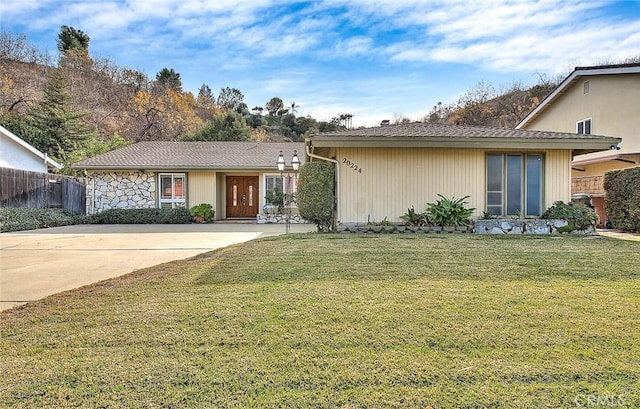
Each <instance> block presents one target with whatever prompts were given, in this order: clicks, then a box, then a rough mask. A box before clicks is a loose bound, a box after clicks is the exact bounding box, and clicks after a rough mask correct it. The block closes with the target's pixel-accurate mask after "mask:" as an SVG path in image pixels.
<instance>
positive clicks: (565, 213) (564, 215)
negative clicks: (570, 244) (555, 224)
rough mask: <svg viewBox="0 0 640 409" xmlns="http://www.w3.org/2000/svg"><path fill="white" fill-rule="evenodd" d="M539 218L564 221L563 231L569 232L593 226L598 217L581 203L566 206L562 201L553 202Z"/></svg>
mask: <svg viewBox="0 0 640 409" xmlns="http://www.w3.org/2000/svg"><path fill="white" fill-rule="evenodd" d="M540 218H541V219H559V220H564V221H566V222H567V223H568V226H567V228H566V229H565V230H567V229H571V230H569V231H572V230H586V229H588V228H589V227H593V226H595V224H596V223H597V222H598V215H597V214H596V212H594V211H593V209H591V208H590V207H588V206H585V205H584V204H582V203H569V204H567V203H564V202H563V201H562V200H560V201H557V202H553V205H552V206H551V207H550V208H548V209H547V210H546V211H545V212H544V213H543V214H542V216H540ZM559 231H560V230H559ZM560 232H561V233H562V232H563V231H560Z"/></svg>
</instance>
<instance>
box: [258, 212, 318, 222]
mask: <svg viewBox="0 0 640 409" xmlns="http://www.w3.org/2000/svg"><path fill="white" fill-rule="evenodd" d="M256 222H257V223H258V224H284V223H286V222H287V215H285V214H270V213H259V214H258V215H257V216H256ZM289 223H291V224H304V223H309V222H308V221H306V220H305V219H303V218H302V217H300V215H299V214H292V215H291V218H290V219H289Z"/></svg>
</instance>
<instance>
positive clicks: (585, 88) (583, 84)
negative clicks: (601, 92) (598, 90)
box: [582, 80, 591, 95]
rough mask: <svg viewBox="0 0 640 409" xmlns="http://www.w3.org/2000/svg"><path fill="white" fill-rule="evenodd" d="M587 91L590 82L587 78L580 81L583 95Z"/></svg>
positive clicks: (589, 88) (589, 90) (589, 89)
mask: <svg viewBox="0 0 640 409" xmlns="http://www.w3.org/2000/svg"><path fill="white" fill-rule="evenodd" d="M589 92H591V83H590V82H589V80H586V81H585V82H583V83H582V93H583V94H584V95H587V94H588V93H589Z"/></svg>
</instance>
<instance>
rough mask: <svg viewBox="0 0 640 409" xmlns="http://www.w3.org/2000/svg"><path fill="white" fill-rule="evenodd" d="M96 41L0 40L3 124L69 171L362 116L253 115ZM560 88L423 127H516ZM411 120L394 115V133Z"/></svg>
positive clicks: (478, 99)
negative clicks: (85, 163)
mask: <svg viewBox="0 0 640 409" xmlns="http://www.w3.org/2000/svg"><path fill="white" fill-rule="evenodd" d="M89 46H90V38H89V36H88V35H86V34H85V33H84V32H82V31H80V30H77V29H75V28H73V27H68V26H62V27H61V28H60V32H59V33H58V37H57V48H58V54H57V55H56V57H55V58H54V57H52V56H51V55H49V54H47V53H44V52H42V51H40V50H38V49H37V47H35V46H33V45H31V44H30V43H29V42H28V41H27V38H26V36H24V35H16V34H12V33H4V32H3V33H0V124H1V125H3V126H4V127H6V128H7V129H9V130H11V131H12V132H14V133H16V134H17V135H20V137H22V138H23V139H25V140H26V141H27V142H29V143H31V144H32V145H33V146H35V147H36V148H38V149H40V150H41V151H43V152H46V153H47V154H48V155H50V156H51V157H53V158H54V159H56V160H58V161H61V162H63V163H65V164H66V165H68V164H71V163H74V162H77V161H79V160H82V159H85V158H88V157H91V156H95V155H97V154H100V153H103V152H107V151H109V150H112V149H115V148H118V147H121V146H124V145H127V144H130V143H135V142H139V141H156V140H161V141H247V140H252V141H260V142H268V141H302V140H304V138H305V136H307V135H309V134H313V133H315V132H323V131H331V130H338V129H345V128H350V127H351V126H352V119H353V115H351V114H349V113H342V114H339V115H336V116H335V117H334V118H332V119H331V120H330V121H327V122H325V121H317V120H316V119H314V118H313V117H311V116H299V115H298V109H299V108H300V107H299V105H297V104H296V102H294V101H292V102H288V103H285V101H283V100H282V99H281V98H280V97H278V96H274V97H272V98H271V99H269V100H268V101H265V103H264V105H257V106H254V107H253V108H251V109H249V106H248V105H247V103H246V102H245V100H244V94H243V93H242V91H241V90H239V89H236V88H231V87H223V88H221V89H220V90H219V92H218V93H217V95H215V94H214V91H213V90H212V89H211V87H210V86H209V85H207V84H202V86H201V87H200V88H199V90H198V94H197V95H194V94H193V93H191V92H188V91H185V90H184V89H183V87H182V79H181V78H180V73H178V72H176V71H175V70H174V69H172V68H168V67H165V68H163V69H162V70H160V71H159V72H158V73H157V74H156V75H155V76H153V77H150V76H148V75H147V74H146V73H144V72H142V71H139V70H134V69H130V68H127V67H121V66H119V65H118V64H117V63H116V62H114V61H112V60H110V59H100V58H92V57H91V54H90V52H89ZM560 79H561V78H556V79H553V80H549V79H547V78H546V77H545V76H544V75H540V80H539V82H538V84H536V85H535V86H533V87H526V86H523V85H521V84H514V85H512V86H510V87H509V88H507V89H504V90H502V91H498V90H496V89H495V87H494V86H493V85H491V84H488V83H485V82H481V83H479V84H477V85H476V86H475V87H474V88H472V89H470V90H469V91H467V92H466V93H465V94H463V95H462V96H461V97H460V98H459V100H458V101H457V102H455V103H450V104H443V103H441V102H439V103H438V104H436V105H435V106H434V107H433V109H432V110H431V111H430V112H428V113H427V114H425V116H424V117H423V118H421V120H422V121H425V122H438V123H450V124H461V125H483V126H496V127H508V128H510V127H513V126H515V125H516V124H517V123H518V121H519V120H520V119H521V118H523V117H524V116H525V115H526V114H527V113H528V112H530V111H531V110H532V109H533V108H534V107H535V106H536V105H537V104H538V103H539V102H540V101H541V100H542V99H543V98H544V97H545V96H546V95H548V93H549V92H551V91H552V90H553V88H554V87H555V86H556V85H557V83H558V82H559V81H560ZM411 121H412V120H410V119H408V118H406V117H404V116H402V115H401V114H395V115H394V117H393V123H402V122H411Z"/></svg>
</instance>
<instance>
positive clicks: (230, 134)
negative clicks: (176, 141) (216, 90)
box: [182, 111, 251, 141]
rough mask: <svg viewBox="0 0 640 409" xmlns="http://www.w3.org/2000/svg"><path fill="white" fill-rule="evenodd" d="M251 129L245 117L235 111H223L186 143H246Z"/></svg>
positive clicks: (187, 138)
mask: <svg viewBox="0 0 640 409" xmlns="http://www.w3.org/2000/svg"><path fill="white" fill-rule="evenodd" d="M250 131H251V129H250V128H249V126H247V122H246V121H245V119H244V117H243V116H242V115H240V114H239V113H237V112H235V111H223V112H221V113H219V114H217V115H215V116H214V117H213V119H211V120H210V121H209V122H207V123H206V124H205V125H204V127H202V129H200V131H198V132H196V133H193V134H191V135H189V136H187V137H185V138H183V139H182V140H184V141H246V140H248V139H249V136H250Z"/></svg>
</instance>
